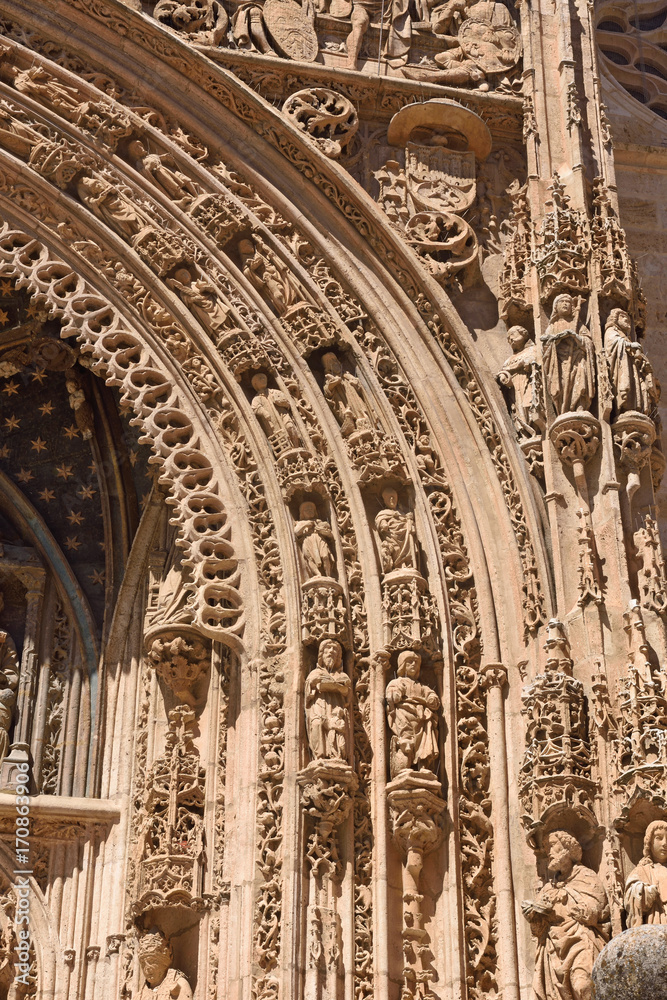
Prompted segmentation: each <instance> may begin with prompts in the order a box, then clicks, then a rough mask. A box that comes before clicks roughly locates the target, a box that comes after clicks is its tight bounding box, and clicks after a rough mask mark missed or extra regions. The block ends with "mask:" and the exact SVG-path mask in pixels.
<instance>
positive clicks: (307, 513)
mask: <svg viewBox="0 0 667 1000" xmlns="http://www.w3.org/2000/svg"><path fill="white" fill-rule="evenodd" d="M299 517H300V518H301V520H302V521H314V520H315V519H316V517H317V507H316V506H315V504H314V503H313V502H312V500H304V502H303V503H302V504H301V506H300V507H299Z"/></svg>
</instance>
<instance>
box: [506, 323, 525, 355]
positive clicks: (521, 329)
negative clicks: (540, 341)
mask: <svg viewBox="0 0 667 1000" xmlns="http://www.w3.org/2000/svg"><path fill="white" fill-rule="evenodd" d="M527 340H530V334H529V333H528V330H526V328H525V326H511V327H510V328H509V330H508V331H507V342H508V344H509V345H510V347H511V348H512V350H513V351H514V352H515V353H516V352H517V351H520V350H521V349H522V348H523V347H524V346H525V344H526V341H527Z"/></svg>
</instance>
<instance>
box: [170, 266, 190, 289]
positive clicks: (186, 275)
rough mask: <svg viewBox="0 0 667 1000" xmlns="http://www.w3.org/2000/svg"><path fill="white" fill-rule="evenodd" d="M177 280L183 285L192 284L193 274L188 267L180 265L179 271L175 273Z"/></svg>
mask: <svg viewBox="0 0 667 1000" xmlns="http://www.w3.org/2000/svg"><path fill="white" fill-rule="evenodd" d="M174 277H175V278H176V281H178V282H180V284H181V285H190V284H191V283H192V275H191V274H190V272H189V271H188V269H187V267H179V269H178V271H176V273H175V274H174Z"/></svg>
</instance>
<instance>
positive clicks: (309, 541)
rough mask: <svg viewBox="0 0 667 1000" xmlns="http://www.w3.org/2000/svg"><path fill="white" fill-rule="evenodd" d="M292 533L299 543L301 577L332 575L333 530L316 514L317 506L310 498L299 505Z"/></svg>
mask: <svg viewBox="0 0 667 1000" xmlns="http://www.w3.org/2000/svg"><path fill="white" fill-rule="evenodd" d="M294 534H295V535H296V538H297V541H298V543H299V554H300V556H301V560H300V561H301V570H302V572H303V579H304V580H310V579H311V578H312V577H314V576H328V577H333V576H334V574H335V565H336V561H335V557H334V554H333V551H332V548H331V545H332V542H333V532H332V530H331V526H330V525H329V524H327V522H326V521H323V520H322V519H321V518H318V516H317V507H316V506H315V504H314V503H313V502H312V501H311V500H305V501H304V502H303V503H302V504H301V506H300V507H299V520H298V521H297V522H296V524H295V525H294Z"/></svg>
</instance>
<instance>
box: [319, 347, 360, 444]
mask: <svg viewBox="0 0 667 1000" xmlns="http://www.w3.org/2000/svg"><path fill="white" fill-rule="evenodd" d="M322 364H323V366H324V395H325V396H326V398H327V400H328V401H329V406H330V407H331V409H332V411H333V414H334V416H335V418H336V420H337V421H338V423H339V424H340V427H341V430H342V432H343V435H344V437H349V436H350V434H353V433H354V431H358V430H368V429H369V428H370V421H369V418H368V409H367V407H366V401H365V400H364V397H363V395H362V392H361V385H360V383H359V379H357V378H355V376H354V375H351V374H350V372H346V371H345V370H344V369H343V366H342V364H341V362H340V360H339V358H338V357H337V356H336V355H335V354H334V353H333V352H331V351H330V352H328V353H327V354H324V355H323V356H322Z"/></svg>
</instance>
